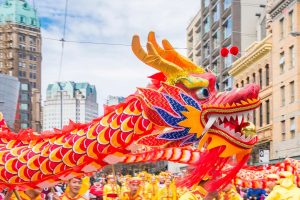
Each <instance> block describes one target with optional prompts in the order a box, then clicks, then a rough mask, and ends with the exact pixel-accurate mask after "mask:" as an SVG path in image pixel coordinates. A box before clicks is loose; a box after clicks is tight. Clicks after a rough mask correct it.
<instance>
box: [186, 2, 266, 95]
mask: <svg viewBox="0 0 300 200" xmlns="http://www.w3.org/2000/svg"><path fill="white" fill-rule="evenodd" d="M265 4H266V0H243V1H240V0H212V1H210V0H201V7H200V10H199V12H198V13H197V14H196V16H195V17H194V18H193V20H192V21H191V23H190V24H189V26H188V27H187V48H188V51H187V57H188V58H189V59H191V60H193V61H194V62H195V63H196V64H198V65H201V66H203V67H205V68H209V69H210V70H212V71H213V72H215V74H216V75H217V76H218V79H219V83H220V88H221V90H230V89H231V88H232V79H231V77H230V76H229V74H228V71H229V69H230V68H231V66H232V63H233V62H234V61H235V60H236V59H237V58H239V57H240V56H241V54H242V53H243V51H244V50H245V49H246V48H247V47H248V46H249V45H250V44H251V43H252V42H254V41H255V40H256V24H257V23H256V21H257V12H259V11H260V9H263V8H261V7H264V6H265ZM232 46H237V47H238V48H239V49H240V53H239V54H238V55H237V56H232V55H231V54H229V55H228V56H227V57H225V58H222V57H221V56H220V50H221V48H223V47H227V48H228V49H230V47H232Z"/></svg>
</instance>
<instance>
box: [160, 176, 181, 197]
mask: <svg viewBox="0 0 300 200" xmlns="http://www.w3.org/2000/svg"><path fill="white" fill-rule="evenodd" d="M176 199H177V192H176V186H175V185H174V184H173V183H172V180H171V178H170V177H167V178H166V182H165V187H163V188H161V189H159V191H158V200H176Z"/></svg>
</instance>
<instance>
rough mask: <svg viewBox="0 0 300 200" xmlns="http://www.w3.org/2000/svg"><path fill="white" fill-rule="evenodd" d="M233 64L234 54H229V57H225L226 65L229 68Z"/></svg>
mask: <svg viewBox="0 0 300 200" xmlns="http://www.w3.org/2000/svg"><path fill="white" fill-rule="evenodd" d="M231 64H232V55H231V54H229V55H228V56H227V57H225V58H224V67H225V69H226V68H229V67H230V66H231Z"/></svg>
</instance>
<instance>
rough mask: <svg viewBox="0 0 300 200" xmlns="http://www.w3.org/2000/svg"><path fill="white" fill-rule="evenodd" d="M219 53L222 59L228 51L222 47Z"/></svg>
mask: <svg viewBox="0 0 300 200" xmlns="http://www.w3.org/2000/svg"><path fill="white" fill-rule="evenodd" d="M220 53H221V56H222V57H227V56H228V54H229V51H228V49H227V48H226V47H223V48H222V49H221V51H220Z"/></svg>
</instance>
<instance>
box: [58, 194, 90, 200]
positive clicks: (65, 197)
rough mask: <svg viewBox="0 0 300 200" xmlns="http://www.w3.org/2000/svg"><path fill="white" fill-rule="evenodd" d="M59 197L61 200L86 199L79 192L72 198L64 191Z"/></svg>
mask: <svg viewBox="0 0 300 200" xmlns="http://www.w3.org/2000/svg"><path fill="white" fill-rule="evenodd" d="M60 199H61V200H87V199H86V198H84V197H82V196H81V195H80V194H79V195H77V196H76V197H74V198H72V197H70V196H69V195H68V193H65V194H64V195H63V196H62V197H61V198H60Z"/></svg>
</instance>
